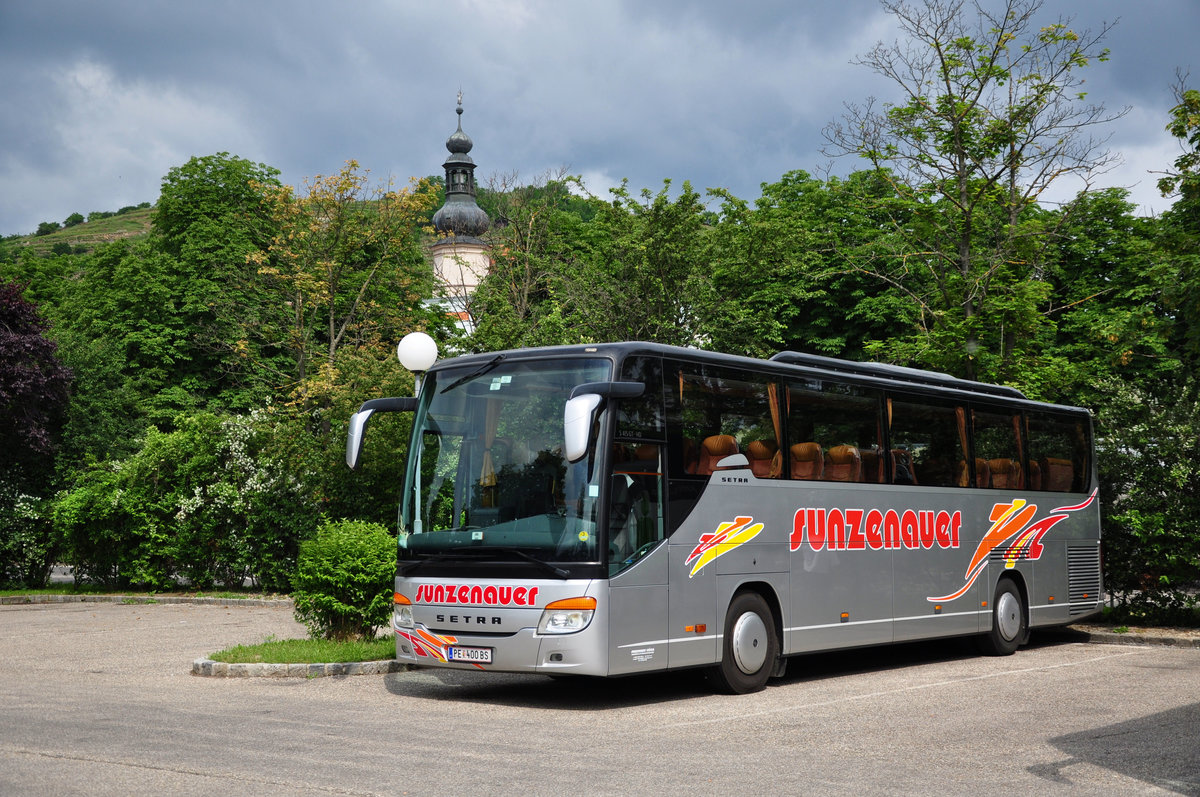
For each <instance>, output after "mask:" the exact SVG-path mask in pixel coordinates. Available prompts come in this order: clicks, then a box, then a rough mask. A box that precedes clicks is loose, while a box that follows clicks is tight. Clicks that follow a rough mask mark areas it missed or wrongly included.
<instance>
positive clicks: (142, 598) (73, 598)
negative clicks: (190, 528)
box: [0, 594, 292, 606]
mask: <svg viewBox="0 0 1200 797" xmlns="http://www.w3.org/2000/svg"><path fill="white" fill-rule="evenodd" d="M38 603H128V604H155V603H189V604H196V605H200V606H290V605H291V604H292V599H291V598H197V597H187V596H184V595H56V594H49V595H0V606H26V605H31V604H38Z"/></svg>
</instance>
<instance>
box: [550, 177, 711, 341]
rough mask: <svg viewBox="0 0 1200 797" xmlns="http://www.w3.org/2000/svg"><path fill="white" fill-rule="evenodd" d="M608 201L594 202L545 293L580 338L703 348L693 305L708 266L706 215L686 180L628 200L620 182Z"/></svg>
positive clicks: (701, 291)
mask: <svg viewBox="0 0 1200 797" xmlns="http://www.w3.org/2000/svg"><path fill="white" fill-rule="evenodd" d="M611 194H612V200H611V201H609V202H599V201H596V202H595V207H596V215H595V217H594V218H593V219H592V220H591V222H589V223H588V224H587V225H586V226H585V227H584V238H583V240H582V241H580V242H579V244H578V245H577V250H576V252H575V253H574V256H573V257H574V259H573V262H572V263H571V264H570V267H569V268H563V269H560V270H559V271H558V272H557V273H556V275H555V278H554V284H553V288H552V290H553V291H554V293H555V295H556V297H557V299H558V301H559V302H561V304H562V306H563V308H564V313H565V315H566V322H567V325H568V327H569V328H570V329H572V330H574V332H575V334H576V335H578V336H579V340H583V341H598V340H651V341H656V342H659V343H668V344H674V345H678V346H685V345H698V344H701V343H703V342H704V341H703V335H702V333H701V331H700V329H699V324H698V318H699V304H700V302H701V301H702V297H703V296H704V295H705V292H706V288H705V282H706V280H707V268H706V264H705V262H704V245H705V244H704V236H705V232H706V226H705V222H706V220H707V211H706V209H705V207H704V204H703V203H702V202H701V198H700V195H699V194H698V193H696V192H695V191H694V190H693V189H692V186H691V184H690V183H686V182H685V183H684V184H683V188H682V190H681V191H680V192H679V195H678V196H676V197H675V198H674V199H672V198H671V196H670V181H669V180H668V181H664V183H663V187H662V189H661V190H659V191H658V193H652V192H651V191H650V190H649V189H643V190H642V191H641V192H640V195H638V196H634V195H633V194H631V193H630V192H629V190H628V187H627V186H626V185H625V184H622V185H621V186H620V187H618V188H614V189H611Z"/></svg>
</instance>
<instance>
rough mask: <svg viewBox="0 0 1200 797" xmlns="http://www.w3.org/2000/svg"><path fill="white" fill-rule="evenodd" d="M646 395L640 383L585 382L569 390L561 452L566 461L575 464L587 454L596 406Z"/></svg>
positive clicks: (564, 412) (594, 420)
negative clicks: (610, 399)
mask: <svg viewBox="0 0 1200 797" xmlns="http://www.w3.org/2000/svg"><path fill="white" fill-rule="evenodd" d="M645 392H646V386H645V385H644V384H642V383H641V382H587V383H586V384H582V385H576V386H575V388H574V389H572V390H571V395H570V397H569V398H568V399H567V405H566V407H565V408H564V409H563V453H564V454H565V455H566V457H567V462H578V461H579V460H581V459H583V458H584V456H585V455H586V454H587V450H588V443H590V442H591V436H592V424H594V423H595V422H596V413H597V412H599V410H600V404H601V403H602V402H603V401H604V400H605V399H608V398H617V399H620V398H637V397H639V396H641V395H643V394H644V393H645Z"/></svg>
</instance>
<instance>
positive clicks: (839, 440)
mask: <svg viewBox="0 0 1200 797" xmlns="http://www.w3.org/2000/svg"><path fill="white" fill-rule="evenodd" d="M879 430H880V423H879V394H878V392H876V391H874V390H868V389H865V388H860V387H857V386H855V385H848V384H844V383H840V382H831V381H823V380H817V379H806V380H803V381H800V382H793V383H792V384H791V385H789V386H788V439H789V440H790V441H791V450H790V453H791V459H790V462H791V468H790V474H791V478H793V479H818V480H822V481H848V482H878V481H879V480H880V479H881V469H880V460H879V441H880V431H879ZM821 452H823V455H822V456H823V458H822V460H821V461H820V462H819V463H818V462H816V461H815V459H816V456H817V455H818V454H821Z"/></svg>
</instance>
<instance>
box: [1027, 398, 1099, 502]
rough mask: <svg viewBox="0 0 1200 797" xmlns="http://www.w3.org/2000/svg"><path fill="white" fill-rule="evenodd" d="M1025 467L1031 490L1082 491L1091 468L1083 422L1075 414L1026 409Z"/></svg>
mask: <svg viewBox="0 0 1200 797" xmlns="http://www.w3.org/2000/svg"><path fill="white" fill-rule="evenodd" d="M1027 421H1028V427H1029V470H1030V473H1031V475H1032V474H1036V482H1034V481H1033V480H1032V479H1031V484H1030V487H1031V488H1032V489H1034V490H1048V491H1050V492H1084V490H1085V489H1086V484H1087V479H1088V477H1089V474H1090V472H1091V463H1090V462H1088V453H1087V452H1088V450H1089V448H1090V441H1089V440H1088V432H1087V429H1086V428H1085V427H1086V424H1084V423H1083V422H1082V421H1080V420H1078V419H1075V418H1065V417H1057V416H1054V415H1051V414H1049V413H1041V412H1030V413H1028V415H1027Z"/></svg>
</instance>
